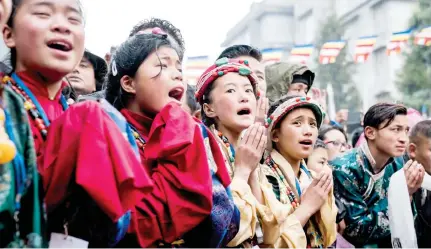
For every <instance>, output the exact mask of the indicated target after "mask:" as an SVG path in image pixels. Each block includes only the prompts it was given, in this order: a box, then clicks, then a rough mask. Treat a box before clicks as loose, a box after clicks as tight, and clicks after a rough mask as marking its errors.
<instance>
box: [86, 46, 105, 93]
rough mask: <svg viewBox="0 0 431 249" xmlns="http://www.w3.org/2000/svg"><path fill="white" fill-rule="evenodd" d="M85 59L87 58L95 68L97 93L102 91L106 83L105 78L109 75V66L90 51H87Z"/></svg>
mask: <svg viewBox="0 0 431 249" xmlns="http://www.w3.org/2000/svg"><path fill="white" fill-rule="evenodd" d="M84 58H86V59H87V60H88V61H89V62H90V63H91V65H92V66H93V70H94V78H95V80H96V91H101V90H102V88H103V84H104V82H105V76H106V74H107V73H108V72H107V69H108V66H107V65H106V62H105V60H103V59H102V58H100V57H98V56H96V55H93V54H91V53H90V52H88V51H85V53H84Z"/></svg>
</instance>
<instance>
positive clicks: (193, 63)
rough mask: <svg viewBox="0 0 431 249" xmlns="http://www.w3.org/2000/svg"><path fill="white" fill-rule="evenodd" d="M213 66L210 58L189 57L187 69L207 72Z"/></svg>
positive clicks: (205, 56)
mask: <svg viewBox="0 0 431 249" xmlns="http://www.w3.org/2000/svg"><path fill="white" fill-rule="evenodd" d="M210 65H211V61H210V59H209V56H207V55H204V56H193V57H187V61H186V69H187V70H205V69H207V68H208V67H209V66H210Z"/></svg>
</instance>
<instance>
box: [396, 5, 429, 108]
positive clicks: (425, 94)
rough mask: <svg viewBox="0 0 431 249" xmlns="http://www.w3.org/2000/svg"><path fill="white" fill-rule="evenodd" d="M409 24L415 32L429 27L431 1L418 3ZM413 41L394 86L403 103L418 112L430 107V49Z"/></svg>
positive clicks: (412, 39)
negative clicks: (424, 106)
mask: <svg viewBox="0 0 431 249" xmlns="http://www.w3.org/2000/svg"><path fill="white" fill-rule="evenodd" d="M410 24H411V26H412V27H415V28H417V31H420V30H421V29H422V28H424V27H427V26H431V1H429V0H420V1H419V8H418V10H417V11H416V12H415V13H414V14H413V16H412V17H411V20H410ZM413 41H414V38H413V37H412V38H411V39H410V41H409V43H410V49H409V50H408V51H407V52H405V53H404V57H405V61H404V65H403V67H402V70H401V71H400V73H399V74H398V79H397V81H396V84H397V87H398V89H399V90H400V93H401V95H402V97H403V102H404V103H405V104H406V105H408V106H410V107H413V108H416V109H419V110H420V108H421V107H422V105H426V106H428V108H429V107H430V106H431V91H430V90H431V47H426V46H420V45H414V44H413Z"/></svg>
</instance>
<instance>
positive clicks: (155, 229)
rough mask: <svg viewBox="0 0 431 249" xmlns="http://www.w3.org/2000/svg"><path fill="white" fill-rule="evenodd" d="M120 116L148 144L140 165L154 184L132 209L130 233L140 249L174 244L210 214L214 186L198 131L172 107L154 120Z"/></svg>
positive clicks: (140, 116) (178, 109)
mask: <svg viewBox="0 0 431 249" xmlns="http://www.w3.org/2000/svg"><path fill="white" fill-rule="evenodd" d="M121 113H122V114H123V115H124V116H125V117H126V119H127V121H128V122H129V123H130V124H131V125H133V126H134V127H135V128H136V129H137V130H138V132H139V133H140V134H141V135H142V136H143V138H144V139H145V140H146V141H147V144H146V147H145V150H144V152H142V151H141V159H142V163H143V165H144V167H145V169H146V170H147V172H148V174H149V175H150V176H151V179H152V180H153V183H154V189H153V191H152V192H151V193H148V194H145V195H144V196H143V197H142V199H141V200H140V201H139V202H138V203H137V204H136V208H137V213H136V214H135V215H134V217H133V221H134V228H133V232H135V233H136V234H137V237H138V241H139V244H140V246H142V247H157V246H158V242H160V241H163V242H166V243H172V242H173V241H175V240H177V239H179V238H182V237H183V236H184V234H186V233H187V232H189V231H191V230H192V229H193V228H195V227H196V226H198V225H199V224H200V223H201V222H202V221H203V220H204V219H205V218H207V217H208V215H209V214H210V212H211V208H212V180H211V175H210V170H209V165H208V159H207V156H206V153H205V146H204V143H203V137H202V133H201V128H200V127H199V125H198V123H197V122H196V121H195V120H193V118H192V117H191V116H190V115H189V114H188V113H186V112H185V111H184V110H183V109H182V108H181V107H180V106H179V105H178V104H176V103H170V104H168V105H166V106H165V107H164V108H163V109H162V110H161V111H160V112H159V113H158V114H157V115H156V117H155V118H154V119H152V118H149V117H146V116H143V115H140V114H137V113H133V112H131V111H128V110H126V109H123V110H122V111H121ZM226 176H227V174H226ZM224 180H226V179H224ZM227 184H228V182H227ZM186 245H187V241H186Z"/></svg>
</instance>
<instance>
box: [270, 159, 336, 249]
mask: <svg viewBox="0 0 431 249" xmlns="http://www.w3.org/2000/svg"><path fill="white" fill-rule="evenodd" d="M271 157H272V159H273V160H274V162H275V163H276V164H277V165H278V166H279V168H280V170H281V172H282V173H283V175H284V177H285V178H286V181H287V182H288V184H289V186H290V188H291V189H292V191H293V192H294V194H295V195H296V196H297V197H298V196H299V194H298V190H297V188H296V184H295V178H296V177H295V174H294V172H293V169H292V167H291V166H290V164H289V163H288V162H287V160H286V159H284V157H283V156H282V155H281V154H280V153H278V152H277V151H276V150H273V151H272V152H271ZM303 165H304V167H306V166H305V163H303ZM307 170H308V169H307ZM262 171H263V173H264V174H265V176H266V177H265V178H267V182H268V184H269V185H271V188H272V189H273V191H274V194H279V196H280V197H279V199H280V201H281V202H280V201H279V200H278V199H277V197H276V195H274V197H275V198H276V200H277V202H278V203H280V204H282V203H285V204H282V205H283V206H285V208H286V210H288V212H287V214H286V220H296V221H297V223H299V220H297V218H296V216H295V214H293V212H294V208H293V206H292V204H291V203H290V201H289V199H288V196H287V188H286V186H285V184H284V183H283V182H282V181H281V180H280V178H279V177H278V176H277V175H276V174H275V173H274V171H273V170H272V169H271V168H270V167H269V166H268V165H266V164H265V165H262ZM301 171H302V170H301ZM309 171H310V170H309ZM310 172H311V175H312V176H314V175H315V173H314V172H313V171H310ZM268 178H270V179H277V183H276V184H274V183H272V184H270V183H269V181H268ZM298 180H299V183H300V188H301V189H300V191H301V192H302V193H303V192H304V191H306V188H307V187H308V185H309V184H310V183H311V181H312V179H310V178H309V177H308V175H307V174H306V173H305V172H301V174H300V176H299V179H298ZM275 185H277V186H278V189H275V188H274V187H275ZM298 199H299V198H298ZM336 216H337V207H336V205H335V198H334V194H333V190H331V191H330V193H329V197H328V199H327V201H326V203H325V204H323V206H322V207H321V208H320V210H319V211H318V212H316V213H315V214H314V215H313V216H312V218H313V219H314V221H315V222H316V223H317V229H318V231H317V232H318V233H320V235H318V236H317V237H318V239H319V240H321V241H322V243H323V246H324V247H325V248H326V247H328V246H331V245H332V244H333V243H334V242H335V240H336V237H337V224H336ZM310 219H311V218H310ZM288 223H292V222H288ZM285 226H288V225H287V224H282V226H281V237H280V239H279V240H278V241H277V242H276V243H275V245H274V246H275V247H276V248H306V247H307V234H308V233H307V232H306V231H305V230H304V229H305V228H303V227H302V226H301V225H299V226H300V229H292V228H293V227H290V229H283V228H284V227H285ZM295 228H296V227H295ZM308 239H309V240H310V239H311V238H308Z"/></svg>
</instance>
